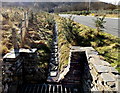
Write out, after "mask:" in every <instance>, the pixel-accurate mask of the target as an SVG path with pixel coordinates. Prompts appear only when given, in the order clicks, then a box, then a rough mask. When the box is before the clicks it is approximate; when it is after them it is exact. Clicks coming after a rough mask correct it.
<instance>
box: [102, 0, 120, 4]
mask: <svg viewBox="0 0 120 93" xmlns="http://www.w3.org/2000/svg"><path fill="white" fill-rule="evenodd" d="M100 1H103V2H108V3H112V4H118V2H119V3H120V0H100Z"/></svg>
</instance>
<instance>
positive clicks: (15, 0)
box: [0, 0, 120, 4]
mask: <svg viewBox="0 0 120 93" xmlns="http://www.w3.org/2000/svg"><path fill="white" fill-rule="evenodd" d="M0 1H2V2H71V1H72V2H86V1H87V2H88V1H91V2H96V1H98V0H0ZM99 1H103V2H108V3H113V4H118V2H120V0H99Z"/></svg>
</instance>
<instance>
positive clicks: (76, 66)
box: [61, 51, 89, 93]
mask: <svg viewBox="0 0 120 93" xmlns="http://www.w3.org/2000/svg"><path fill="white" fill-rule="evenodd" d="M88 72H89V66H88V62H87V58H86V54H85V52H79V51H77V52H71V62H70V69H69V72H68V73H67V74H66V75H65V77H64V79H62V80H61V84H63V85H64V86H69V87H71V88H73V89H74V91H76V92H77V93H83V92H85V91H89V89H88V87H86V83H84V82H86V81H87V79H86V78H84V77H86V76H87V73H88Z"/></svg>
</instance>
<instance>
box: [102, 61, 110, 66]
mask: <svg viewBox="0 0 120 93" xmlns="http://www.w3.org/2000/svg"><path fill="white" fill-rule="evenodd" d="M100 61H101V63H102V65H104V66H111V65H110V64H109V63H108V62H107V61H104V60H100Z"/></svg>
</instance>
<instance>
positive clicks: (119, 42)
mask: <svg viewBox="0 0 120 93" xmlns="http://www.w3.org/2000/svg"><path fill="white" fill-rule="evenodd" d="M57 19H58V20H59V21H58V22H59V24H60V25H59V32H60V33H63V32H64V31H66V32H68V29H69V30H70V29H72V32H74V33H75V34H73V35H74V37H75V38H74V39H73V38H71V40H72V41H71V42H68V41H67V40H66V41H65V40H63V38H64V37H65V35H62V34H59V37H60V35H62V38H60V40H59V41H61V42H63V41H65V42H68V45H69V47H70V45H79V46H83V47H84V46H92V47H94V48H95V49H96V50H97V51H98V53H99V54H100V57H101V58H102V59H104V60H106V61H108V62H109V63H111V65H112V66H115V67H116V69H117V70H118V71H119V72H120V63H119V62H120V58H119V56H118V55H120V39H119V38H117V37H115V36H113V35H110V34H108V33H105V32H98V31H97V30H96V29H92V28H89V27H87V26H84V25H81V24H78V23H76V22H73V21H71V20H69V19H64V18H60V17H58V18H57ZM70 21H71V22H70ZM65 24H67V28H66V27H65ZM71 26H72V28H71ZM62 46H64V48H62V47H61V49H63V50H64V49H66V50H67V49H69V47H67V46H66V44H63V45H62ZM68 54H69V51H67V52H66V54H65V53H64V55H65V56H66V57H63V59H62V60H63V61H64V64H66V62H68ZM61 58H62V57H61ZM63 61H62V63H63Z"/></svg>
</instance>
